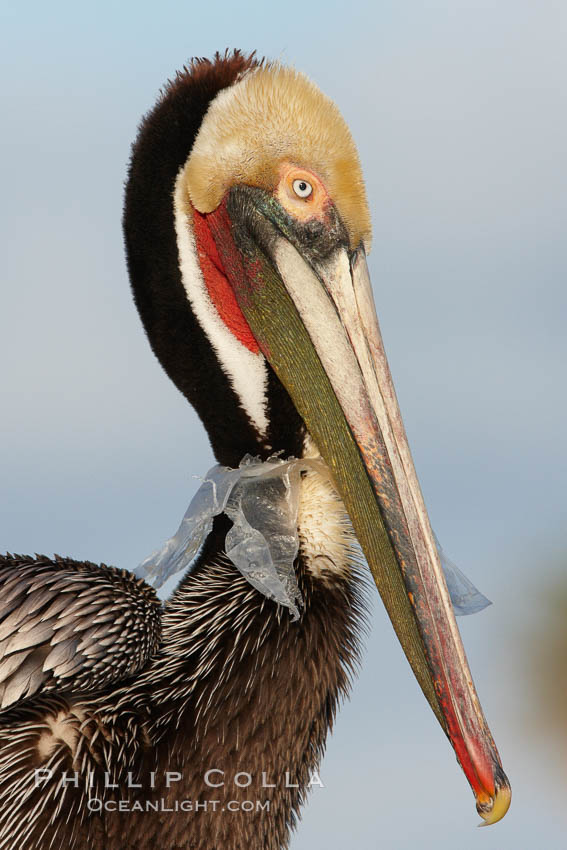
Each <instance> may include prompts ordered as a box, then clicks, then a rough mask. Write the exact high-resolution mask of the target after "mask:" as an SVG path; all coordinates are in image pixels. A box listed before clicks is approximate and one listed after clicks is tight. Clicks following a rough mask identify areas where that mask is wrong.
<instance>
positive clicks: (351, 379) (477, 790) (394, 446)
mask: <svg viewBox="0 0 567 850" xmlns="http://www.w3.org/2000/svg"><path fill="white" fill-rule="evenodd" d="M207 219H208V222H209V226H210V229H211V232H212V233H213V236H214V239H215V242H216V244H217V248H218V250H219V255H220V257H221V260H222V262H223V265H224V269H225V271H226V274H227V277H228V279H229V282H230V284H231V286H232V288H233V290H234V292H235V295H236V298H237V301H238V303H239V306H240V308H241V310H242V312H243V313H244V315H245V317H246V319H247V321H248V323H249V325H250V327H251V329H252V332H253V334H254V336H255V338H256V340H257V342H258V344H259V346H260V348H261V350H262V351H263V353H264V355H265V356H266V358H267V360H268V361H269V363H270V364H271V366H272V368H273V369H274V371H275V372H276V374H277V375H278V378H279V379H280V381H281V382H282V384H283V385H284V386H285V388H286V389H287V391H288V393H289V395H290V396H291V398H292V400H293V402H294V404H295V406H296V408H297V410H298V411H299V413H300V415H301V416H302V418H303V420H304V422H305V424H306V426H307V429H308V431H309V432H310V434H311V436H312V437H313V439H314V441H315V443H316V445H317V447H318V448H319V451H320V452H321V455H322V457H323V458H324V460H325V461H326V463H327V464H328V466H329V467H330V469H331V472H332V474H333V477H334V480H335V484H336V487H337V490H338V492H339V494H340V495H341V497H342V499H343V501H344V504H345V506H346V509H347V511H348V514H349V516H350V519H351V522H352V525H353V528H354V530H355V533H356V536H357V538H358V541H359V543H360V546H361V548H362V550H363V552H364V555H365V558H366V560H367V562H368V565H369V567H370V570H371V571H372V575H373V577H374V580H375V582H376V586H377V588H378V591H379V592H380V595H381V597H382V600H383V602H384V605H385V606H386V609H387V611H388V614H389V616H390V619H391V621H392V624H393V626H394V629H395V631H396V634H397V635H398V638H399V640H400V643H401V645H402V648H403V650H404V653H405V654H406V656H407V658H408V661H409V663H410V665H411V667H412V669H413V671H414V674H415V676H416V678H417V680H418V682H419V684H420V686H421V688H422V690H423V692H424V694H425V696H426V698H427V700H428V702H429V704H430V706H431V708H432V709H433V711H434V712H435V715H436V717H437V719H438V720H439V722H440V724H441V726H442V727H443V729H444V731H445V733H446V734H447V736H448V738H449V740H450V741H451V744H452V745H453V747H454V750H455V753H456V756H457V759H458V761H459V763H460V765H461V767H462V769H463V771H464V773H465V775H466V777H467V779H468V781H469V783H470V785H471V787H472V790H473V792H474V794H475V797H476V804H477V810H478V812H479V814H480V815H481V817H482V818H483V820H484V821H485V823H487V824H490V823H495V822H496V821H498V820H500V819H501V818H502V817H503V816H504V815H505V814H506V811H507V810H508V807H509V804H510V795H511V792H510V786H509V783H508V780H507V778H506V775H505V774H504V771H503V769H502V765H501V762H500V758H499V755H498V751H497V749H496V747H495V745H494V741H493V740H492V736H491V734H490V730H489V728H488V725H487V723H486V720H485V718H484V715H483V712H482V708H481V706H480V702H479V699H478V697H477V694H476V691H475V687H474V684H473V681H472V676H471V673H470V670H469V667H468V664H467V660H466V656H465V652H464V649H463V645H462V642H461V638H460V635H459V630H458V627H457V624H456V621H455V617H454V613H453V608H452V604H451V601H450V598H449V593H448V590H447V585H446V583H445V578H444V575H443V571H442V569H441V565H440V561H439V555H438V552H437V547H436V545H435V541H434V538H433V534H432V531H431V527H430V524H429V518H428V515H427V511H426V509H425V505H424V502H423V497H422V494H421V490H420V487H419V484H418V481H417V477H416V473H415V470H414V466H413V461H412V458H411V453H410V450H409V446H408V443H407V438H406V434H405V430H404V426H403V422H402V419H401V415H400V411H399V408H398V403H397V399H396V394H395V391H394V387H393V384H392V379H391V376H390V371H389V368H388V363H387V360H386V355H385V352H384V347H383V344H382V338H381V335H380V330H379V326H378V320H377V318H376V312H375V308H374V301H373V297H372V291H371V286H370V279H369V276H368V268H367V265H366V258H365V254H364V249H363V248H362V246H359V247H358V249H357V250H354V251H353V250H352V249H351V248H350V246H349V244H348V238H347V235H346V232H345V230H344V228H343V226H342V224H341V223H340V220H338V217H337V216H336V214H335V213H334V211H333V210H331V211H330V212H329V216H328V219H327V220H326V221H325V222H324V223H321V222H317V223H316V224H315V225H314V226H313V227H311V229H309V228H308V229H307V230H306V229H305V226H302V228H300V227H299V226H296V225H297V223H295V222H293V221H291V220H290V218H289V216H287V214H285V213H284V212H283V211H282V209H281V207H279V205H278V204H277V202H275V201H274V199H273V198H272V197H271V196H269V195H267V194H266V193H264V192H263V191H261V190H259V189H255V188H251V187H235V188H233V189H231V190H230V192H229V193H228V195H227V196H226V198H225V200H224V201H223V203H222V204H221V205H220V206H219V207H218V208H217V210H215V212H214V213H211V214H210V215H209V216H207Z"/></svg>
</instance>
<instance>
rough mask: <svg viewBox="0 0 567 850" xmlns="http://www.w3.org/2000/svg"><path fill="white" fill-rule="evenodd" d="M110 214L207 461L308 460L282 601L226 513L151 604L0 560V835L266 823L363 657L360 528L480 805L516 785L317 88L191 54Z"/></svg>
mask: <svg viewBox="0 0 567 850" xmlns="http://www.w3.org/2000/svg"><path fill="white" fill-rule="evenodd" d="M124 231H125V239H126V248H127V257H128V268H129V273H130V278H131V283H132V289H133V293H134V299H135V302H136V305H137V308H138V310H139V312H140V316H141V318H142V322H143V324H144V327H145V330H146V332H147V335H148V338H149V340H150V343H151V345H152V348H153V350H154V352H155V354H156V355H157V357H158V359H159V361H160V362H161V364H162V366H163V367H164V369H165V371H166V372H167V374H168V375H169V376H170V378H171V379H172V380H173V381H174V383H175V384H176V386H177V387H178V388H179V389H180V391H181V392H182V393H183V394H184V395H185V396H186V397H187V399H188V400H189V401H190V402H191V404H192V405H193V406H194V407H195V408H196V410H197V412H198V414H199V416H200V417H201V419H202V421H203V423H204V425H205V427H206V429H207V431H208V433H209V436H210V440H211V444H212V447H213V451H214V454H215V456H216V458H217V460H218V461H219V463H220V464H222V465H224V466H225V467H228V468H230V469H236V468H238V467H239V464H240V463H241V461H242V459H243V457H244V456H246V455H250V456H252V457H255V458H258V459H259V462H267V460H268V459H269V458H270V457H273V456H277V457H279V458H280V459H282V460H285V459H289V458H298V459H302V458H303V459H309V458H311V459H313V458H314V459H318V458H320V460H319V461H318V463H319V465H318V466H316V465H315V466H313V467H312V468H306V469H304V470H303V471H302V473H301V479H300V494H299V509H298V514H297V526H298V533H299V553H298V556H297V558H296V560H295V564H294V576H295V579H296V580H297V585H298V588H299V592H300V595H301V599H302V603H303V604H302V607H301V610H300V612H299V617H298V618H295V619H294V617H292V616H290V613H289V611H288V610H287V609H286V608H285V606H283V605H281V604H279V603H278V602H277V601H275V600H274V599H271V598H269V594H268V595H266V594H263V593H262V592H260V591H259V590H258V589H256V588H255V587H254V586H253V585H252V584H251V583H250V582H249V581H248V580H247V579H246V578H245V577H244V576H243V575H242V574H241V573H240V572H239V571H238V570H237V569H236V568H235V566H234V563H233V562H232V561H231V560H230V559H229V558H228V556H227V554H226V548H227V547H226V540H227V535H228V533H229V531H230V530H231V520H230V519H229V517H228V516H227V515H226V514H225V513H223V512H221V513H219V514H218V515H217V516H216V517H215V519H214V523H213V525H212V528H211V530H210V532H209V533H208V535H207V537H206V540H205V541H204V543H203V545H202V547H201V549H200V552H199V554H198V555H197V557H196V559H195V560H194V562H193V563H192V565H191V567H190V569H189V570H187V572H186V574H185V575H184V576H183V578H182V580H181V582H180V584H179V586H178V587H177V589H176V590H175V592H174V593H173V594H172V596H171V597H170V598H169V599H168V601H167V602H166V604H165V606H164V607H163V608H161V606H160V605H159V603H158V601H157V598H156V595H155V592H154V590H153V589H152V588H150V587H149V586H148V585H147V584H146V583H145V582H144V581H143V580H141V579H138V578H136V577H134V576H133V575H131V574H129V573H128V572H125V571H120V570H118V569H114V568H111V567H107V566H104V565H103V566H96V565H94V564H91V563H78V562H76V561H72V560H70V559H63V558H55V559H54V560H50V559H48V558H45V557H36V558H35V559H34V558H28V557H21V556H9V555H8V556H6V557H4V558H3V559H2V561H1V563H0V582H1V585H2V587H1V615H0V616H1V619H0V699H1V708H2V714H1V715H0V717H1V724H0V744H1V751H0V803H1V805H0V848H22V847H25V848H44V847H54V848H56V847H65V848H93V850H94V848H101V850H102V848H105V850H108V848H115V850H117V848H123V850H126V848H132V850H133V848H136V850H139V848H144V847H150V846H155V847H163V848H171V850H173V848H200V850H205V848H207V849H208V850H210V848H219V850H220V848H222V850H237V848H238V850H242V848H245V847H246V848H258V850H259V848H265V850H276V848H281V847H286V846H288V842H289V838H290V832H291V830H292V828H293V826H294V824H295V823H296V821H297V818H298V816H299V812H300V808H301V806H302V804H303V802H304V800H305V797H306V794H307V793H308V790H309V785H310V781H311V779H310V778H311V775H312V771H313V770H316V769H317V766H318V764H319V761H320V758H321V755H322V752H323V749H324V746H325V739H326V735H327V731H328V729H329V728H330V726H331V724H332V722H333V718H334V716H335V712H336V710H337V703H338V701H339V700H340V698H341V697H342V696H344V695H345V694H346V693H347V691H348V688H349V682H350V679H351V676H352V673H353V667H354V666H355V664H356V661H357V654H358V641H359V632H360V628H361V624H362V623H363V618H364V604H363V598H362V595H361V590H360V588H361V570H362V569H365V567H363V566H361V565H360V564H359V559H358V555H357V548H356V540H357V541H358V543H359V544H360V547H361V550H362V552H363V554H364V557H365V559H366V562H367V563H368V565H369V567H370V570H371V572H372V575H373V577H374V579H375V582H376V585H377V587H378V590H379V591H380V594H381V596H382V599H383V601H384V604H385V606H386V609H387V611H388V614H389V616H390V618H391V621H392V624H393V626H394V628H395V630H396V633H397V635H398V637H399V640H400V642H401V644H402V647H403V650H404V652H405V654H406V656H407V658H408V660H409V663H410V665H411V667H412V669H413V671H414V673H415V675H416V677H417V679H418V681H419V684H420V686H421V688H422V690H423V692H424V694H425V697H426V699H427V700H428V702H429V704H430V706H431V708H432V710H433V711H434V712H435V715H436V717H437V719H438V720H439V723H440V724H441V726H442V728H443V731H444V732H445V733H446V735H447V736H448V738H449V740H450V742H451V744H452V745H453V747H454V750H455V753H456V756H457V759H458V761H459V763H460V764H461V767H462V769H463V771H464V772H465V774H466V777H467V779H468V781H469V783H470V785H471V787H472V790H473V792H474V795H475V798H476V804H477V809H478V811H479V813H480V814H481V816H482V817H483V819H484V820H485V821H486V822H487V823H493V822H495V821H497V820H499V819H500V818H501V817H502V816H503V815H504V814H505V812H506V810H507V808H508V805H509V801H510V788H509V785H508V782H507V779H506V777H505V775H504V772H503V770H502V767H501V763H500V759H499V756H498V753H497V750H496V747H495V745H494V743H493V740H492V737H491V735H490V732H489V729H488V727H487V724H486V721H485V719H484V716H483V713H482V710H481V707H480V704H479V701H478V698H477V695H476V692H475V689H474V685H473V683H472V678H471V674H470V671H469V669H468V666H467V662H466V658H465V654H464V650H463V647H462V644H461V641H460V637H459V633H458V629H457V626H456V623H455V619H454V615H453V611H452V608H451V602H450V599H449V596H448V592H447V587H446V584H445V581H444V578H443V574H442V571H441V568H440V564H439V557H438V553H437V550H436V547H435V543H434V540H433V537H432V532H431V529H430V526H429V520H428V517H427V513H426V510H425V507H424V504H423V500H422V497H421V494H420V490H419V485H418V483H417V479H416V476H415V472H414V468H413V463H412V460H411V456H410V452H409V448H408V445H407V441H406V437H405V433H404V428H403V424H402V421H401V418H400V414H399V410H398V406H397V402H396V398H395V393H394V389H393V385H392V381H391V378H390V374H389V370H388V365H387V361H386V358H385V354H384V350H383V347H382V341H381V337H380V332H379V329H378V323H377V320H376V315H375V312H374V305H373V300H372V295H371V289H370V283H369V278H368V273H367V266H366V260H365V254H366V251H367V250H368V248H369V243H370V217H369V212H368V206H367V201H366V196H365V189H364V183H363V179H362V173H361V168H360V164H359V159H358V155H357V152H356V149H355V146H354V143H353V141H352V138H351V135H350V132H349V130H348V128H347V126H346V124H345V122H344V120H343V119H342V117H341V116H340V114H339V112H338V110H337V108H336V107H335V106H334V104H333V103H332V102H331V101H330V100H329V99H328V98H327V97H325V96H324V95H323V94H322V93H321V92H320V91H319V90H318V89H317V87H316V86H315V85H313V84H312V83H311V82H310V81H309V80H308V79H307V78H306V77H305V76H303V75H302V74H300V73H298V72H296V71H295V70H292V69H289V68H286V67H282V66H281V65H279V64H270V63H263V62H258V61H256V60H255V59H254V58H253V57H246V56H244V55H242V54H241V53H239V52H235V53H233V54H226V55H224V56H219V55H217V56H216V58H215V60H214V61H212V62H210V61H207V60H198V61H194V62H193V63H192V64H191V66H190V67H189V68H188V69H184V71H183V72H181V73H180V74H178V76H177V78H176V79H175V80H174V81H173V82H171V83H170V84H168V86H167V87H166V89H165V91H164V93H163V95H162V96H161V97H160V99H159V101H158V103H157V105H156V106H155V108H154V109H153V110H152V111H151V112H150V113H149V114H148V115H147V116H146V118H145V119H144V121H143V122H142V125H141V128H140V132H139V136H138V139H137V141H136V142H135V145H134V147H133V154H132V161H131V166H130V172H129V177H128V184H127V190H126V203H125V213H124ZM355 538H356V540H355ZM213 804H214V805H213ZM247 804H250V805H252V810H250V806H249V805H247Z"/></svg>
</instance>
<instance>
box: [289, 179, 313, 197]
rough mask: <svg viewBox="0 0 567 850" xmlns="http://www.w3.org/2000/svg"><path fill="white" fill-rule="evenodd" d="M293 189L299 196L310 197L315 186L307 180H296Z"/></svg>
mask: <svg viewBox="0 0 567 850" xmlns="http://www.w3.org/2000/svg"><path fill="white" fill-rule="evenodd" d="M293 191H294V192H295V194H296V195H297V196H298V197H299V198H308V197H309V195H310V194H311V193H312V191H313V186H312V185H311V183H308V182H307V180H294V181H293Z"/></svg>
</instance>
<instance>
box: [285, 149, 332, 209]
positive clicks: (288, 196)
mask: <svg viewBox="0 0 567 850" xmlns="http://www.w3.org/2000/svg"><path fill="white" fill-rule="evenodd" d="M279 178H280V179H279V183H278V185H277V186H276V189H275V192H274V195H275V196H276V198H277V199H278V201H279V202H280V204H281V205H282V207H283V208H284V209H285V210H287V212H288V213H289V214H290V215H292V216H293V217H294V218H296V219H298V220H299V221H307V220H308V219H310V218H318V219H320V220H321V221H322V220H323V219H324V218H325V213H326V211H327V209H328V207H329V204H330V203H331V199H330V198H329V195H328V192H327V190H326V189H325V187H324V185H323V183H322V182H321V180H320V179H319V178H318V177H317V175H316V174H314V173H313V171H310V170H309V169H308V168H300V167H299V166H297V165H293V164H292V163H290V162H282V164H281V165H280V168H279ZM295 180H305V181H306V182H307V183H309V184H310V185H311V186H312V188H313V191H312V192H311V194H310V195H309V196H308V197H307V198H300V197H299V195H297V194H296V192H295V191H294V188H293V183H294V181H295Z"/></svg>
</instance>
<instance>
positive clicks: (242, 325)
mask: <svg viewBox="0 0 567 850" xmlns="http://www.w3.org/2000/svg"><path fill="white" fill-rule="evenodd" d="M193 227H194V231H195V242H196V245H197V256H198V258H199V265H200V267H201V271H202V272H203V277H204V279H205V285H206V287H207V292H208V293H209V298H210V299H211V301H212V302H213V304H214V305H215V309H216V311H217V313H218V314H219V316H220V317H221V319H222V321H223V322H224V324H225V325H226V327H227V328H228V329H229V331H230V332H231V333H232V334H233V336H235V337H236V339H237V340H238V341H239V342H241V343H242V345H245V346H246V348H247V349H248V350H249V351H251V352H252V353H253V354H258V353H259V351H260V347H259V345H258V343H257V342H256V340H255V338H254V335H253V333H252V331H251V330H250V325H249V324H248V322H247V321H246V319H245V318H244V314H243V313H242V310H241V309H240V307H239V306H238V302H237V300H236V297H235V295H234V292H233V290H232V287H231V285H230V283H229V282H228V278H227V276H226V274H225V271H224V268H223V265H222V262H221V259H220V257H219V253H218V251H217V246H216V244H215V240H214V239H213V235H212V233H211V231H210V229H209V225H208V223H207V216H206V215H203V214H202V213H200V212H198V210H196V209H193Z"/></svg>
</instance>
